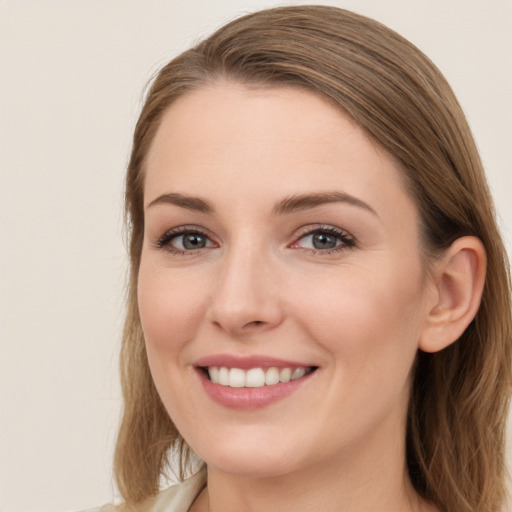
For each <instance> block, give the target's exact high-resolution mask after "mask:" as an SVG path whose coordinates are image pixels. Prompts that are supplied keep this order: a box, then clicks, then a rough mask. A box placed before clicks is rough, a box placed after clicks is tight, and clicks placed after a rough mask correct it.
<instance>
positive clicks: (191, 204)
mask: <svg viewBox="0 0 512 512" xmlns="http://www.w3.org/2000/svg"><path fill="white" fill-rule="evenodd" d="M157 204H173V205H175V206H179V207H181V208H185V209H187V210H193V211H196V212H200V213H213V211H214V210H213V208H212V207H211V205H210V204H209V203H208V202H207V201H205V200H204V199H200V198H199V197H193V196H187V195H184V194H176V193H170V194H162V195H161V196H158V197H157V198H156V199H154V200H153V201H151V202H150V203H149V204H148V205H147V207H146V208H150V207H151V206H154V205H157Z"/></svg>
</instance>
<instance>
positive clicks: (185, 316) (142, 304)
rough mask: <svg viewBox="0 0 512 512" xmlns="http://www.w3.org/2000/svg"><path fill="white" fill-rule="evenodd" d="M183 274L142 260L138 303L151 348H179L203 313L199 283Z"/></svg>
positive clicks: (166, 349)
mask: <svg viewBox="0 0 512 512" xmlns="http://www.w3.org/2000/svg"><path fill="white" fill-rule="evenodd" d="M183 274H184V273H179V272H177V273H175V272H172V271H171V270H167V271H162V269H161V268H158V269H157V268H152V266H151V265H150V264H147V265H146V264H144V262H143V263H142V264H141V268H140V271H139V280H138V305H139V314H140V318H141V324H142V329H143V332H144V337H145V340H146V345H147V349H148V352H151V351H157V352H176V351H177V350H178V349H179V348H180V347H181V346H182V345H183V344H185V343H186V341H187V340H190V339H191V338H193V336H194V333H195V332H196V330H197V327H198V325H199V323H200V321H201V319H202V318H203V316H204V308H203V305H202V303H203V300H202V297H201V295H200V294H199V293H198V286H199V284H200V283H198V282H197V280H194V279H188V277H189V276H186V275H183ZM203 299H204V297H203Z"/></svg>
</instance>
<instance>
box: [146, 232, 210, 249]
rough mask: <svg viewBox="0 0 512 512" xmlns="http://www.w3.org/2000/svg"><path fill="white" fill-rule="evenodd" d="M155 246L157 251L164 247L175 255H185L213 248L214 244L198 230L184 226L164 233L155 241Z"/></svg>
mask: <svg viewBox="0 0 512 512" xmlns="http://www.w3.org/2000/svg"><path fill="white" fill-rule="evenodd" d="M155 246H156V247H157V248H159V249H161V248H164V247H165V248H166V249H168V250H169V251H170V252H172V253H175V254H185V253H187V252H194V251H199V250H201V249H207V248H210V247H215V243H214V242H212V240H211V239H210V237H209V236H208V235H206V233H204V232H203V231H202V230H200V229H199V228H191V227H186V226H184V227H180V228H175V229H172V230H170V231H168V232H167V233H165V234H164V235H163V236H162V237H161V238H160V239H158V240H157V241H156V243H155Z"/></svg>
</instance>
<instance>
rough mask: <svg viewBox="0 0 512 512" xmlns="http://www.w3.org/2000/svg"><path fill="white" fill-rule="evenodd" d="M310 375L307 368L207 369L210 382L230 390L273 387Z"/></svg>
mask: <svg viewBox="0 0 512 512" xmlns="http://www.w3.org/2000/svg"><path fill="white" fill-rule="evenodd" d="M307 373H310V369H309V368H304V367H302V368H275V367H271V368H267V369H266V370H264V369H263V368H251V369H250V370H242V369H240V368H227V367H225V366H221V367H218V366H210V367H208V375H209V376H210V380H211V381H212V382H213V383H215V384H220V385H221V386H229V387H231V388H243V387H246V388H261V387H263V386H274V385H275V384H279V383H280V382H290V381H291V380H297V379H300V378H302V377H304V376H305V375H306V374H307Z"/></svg>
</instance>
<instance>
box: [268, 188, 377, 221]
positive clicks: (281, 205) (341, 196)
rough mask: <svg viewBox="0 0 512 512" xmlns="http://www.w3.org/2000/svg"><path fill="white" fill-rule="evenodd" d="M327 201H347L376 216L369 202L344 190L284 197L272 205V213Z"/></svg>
mask: <svg viewBox="0 0 512 512" xmlns="http://www.w3.org/2000/svg"><path fill="white" fill-rule="evenodd" d="M329 203H347V204H350V205H352V206H357V207H359V208H363V209H364V210H367V211H369V212H370V213H372V214H373V215H375V216H377V217H378V214H377V212H376V211H375V210H374V209H373V208H372V207H371V206H370V205H369V204H367V203H365V202H364V201H361V199H358V198H357V197H354V196H352V195H350V194H346V193H345V192H319V193H313V194H299V195H293V196H289V197H285V198H284V199H283V200H281V201H279V202H278V203H277V204H276V205H275V206H274V209H273V213H274V214H277V215H283V214H287V213H293V212H297V211H302V210H307V209H309V208H314V207H315V206H321V205H324V204H329Z"/></svg>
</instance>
